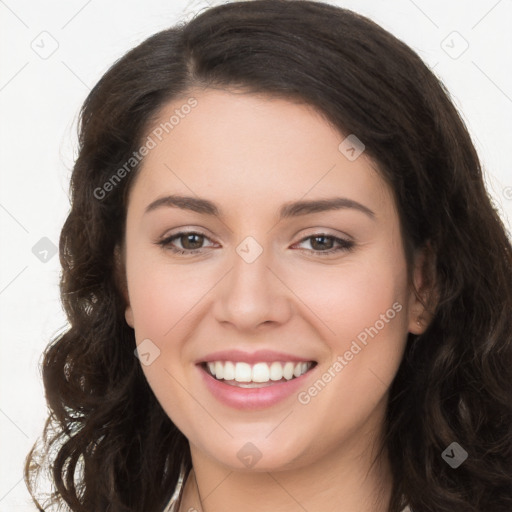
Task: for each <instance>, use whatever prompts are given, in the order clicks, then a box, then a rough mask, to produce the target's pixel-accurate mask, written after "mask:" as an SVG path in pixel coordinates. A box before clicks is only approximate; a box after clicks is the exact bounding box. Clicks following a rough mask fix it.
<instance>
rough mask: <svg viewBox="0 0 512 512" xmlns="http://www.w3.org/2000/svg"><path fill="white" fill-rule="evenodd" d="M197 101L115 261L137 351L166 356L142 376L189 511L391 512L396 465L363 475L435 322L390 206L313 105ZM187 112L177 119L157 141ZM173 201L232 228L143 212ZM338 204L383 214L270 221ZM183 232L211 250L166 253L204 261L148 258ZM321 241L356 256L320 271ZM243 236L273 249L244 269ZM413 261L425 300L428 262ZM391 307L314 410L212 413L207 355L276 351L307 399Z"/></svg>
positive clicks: (212, 93)
mask: <svg viewBox="0 0 512 512" xmlns="http://www.w3.org/2000/svg"><path fill="white" fill-rule="evenodd" d="M190 96H194V97H195V98H196V99H197V102H198V104H197V106H196V107H195V108H194V109H193V110H192V111H191V112H190V114H188V115H187V116H185V117H184V118H183V119H181V120H180V122H179V124H178V125H176V126H175V127H174V129H173V130H172V132H170V133H169V134H168V135H166V137H165V138H163V140H162V141H161V142H160V143H159V144H158V145H157V146H156V147H155V148H154V149H152V150H151V151H150V152H149V154H148V155H147V156H146V157H145V159H144V162H143V165H142V168H141V171H140V174H139V175H138V176H137V179H136V180H135V182H134V184H133V186H132V189H131V191H130V195H129V202H128V209H127V222H126V232H125V244H124V246H123V248H122V265H123V271H124V272H125V276H126V283H127V289H126V297H125V298H126V302H127V307H126V315H125V316H126V321H127V322H128V324H129V325H130V326H131V327H133V328H134V330H135V337H136V341H137V344H140V343H141V342H142V341H143V340H145V339H150V340H151V342H152V343H153V344H154V346H156V347H158V349H159V350H160V354H159V356H158V357H157V358H156V359H155V360H154V361H153V362H152V363H151V364H149V365H147V366H146V365H143V366H142V368H143V370H144V372H145V375H146V377H147V379H148V382H149V384H150V386H151V388H152V389H153V391H154V393H155V395H156V397H157V398H158V400H159V401H160V403H161V405H162V407H163V408H164V410H165V411H166V413H167V414H168V415H169V417H170V418H171V419H172V421H173V422H174V423H175V424H176V425H177V427H178V428H179V429H180V430H181V431H182V432H183V433H184V434H185V436H186V437H187V438H188V440H189V442H190V450H191V456H192V461H193V468H194V469H193V471H192V472H191V474H190V475H189V477H188V479H187V482H186V486H185V491H184V499H183V501H182V504H181V507H180V511H188V510H189V509H190V508H191V507H194V508H195V509H196V510H206V511H208V512H220V511H226V510H238V511H240V512H252V511H254V512H255V511H261V510H273V511H275V512H280V511H287V512H288V511H290V512H291V511H301V510H307V511H308V512H320V511H322V512H334V511H336V512H349V511H350V512H356V511H357V512H370V511H372V512H374V511H384V510H386V507H387V504H388V500H389V496H390V494H389V493H390V488H391V483H392V481H391V477H390V471H389V466H388V461H387V457H386V453H385V452H384V453H383V456H382V457H380V458H379V459H378V460H377V462H376V463H375V464H374V465H372V464H371V463H372V461H373V458H374V457H375V454H376V450H377V447H378V442H379V439H380V436H381V433H382V426H383V421H384V415H385V409H386V403H387V399H388V390H389V386H390V384H391V382H392V380H393V378H394V376H395V374H396V372H397V370H398V367H399V365H400V361H401V359H402V355H403V351H404V348H405V344H406V340H407V334H408V333H409V332H411V333H414V334H420V333H422V332H423V331H424V330H425V328H426V322H423V323H422V324H421V325H419V324H418V323H417V320H418V317H420V316H423V317H424V318H425V316H426V312H425V311H424V309H423V306H422V305H421V303H420V302H419V301H418V299H417V298H416V295H415V294H414V292H413V290H412V287H411V286H410V285H408V281H407V272H406V262H405V255H404V249H403V243H402V238H401V231H400V224H399V218H398V214H397V211H396V207H395V202H394V199H393V194H392V191H391V189H390V188H389V187H388V185H387V184H386V183H385V182H384V180H383V179H382V178H381V176H380V175H379V173H378V170H377V167H376V165H375V164H374V163H373V162H372V160H370V158H369V157H367V156H366V155H365V153H363V154H362V155H361V156H359V158H357V159H356V160H355V161H349V160H348V159H347V158H346V157H345V155H344V154H342V153H341V152H340V151H339V150H338V146H339V144H340V142H341V141H342V140H343V139H344V138H345V135H343V134H341V133H340V132H339V131H338V130H336V129H335V128H334V127H333V126H332V125H330V124H329V123H328V122H327V121H326V120H325V119H324V118H323V117H322V116H320V115H319V114H318V113H317V112H316V111H315V110H314V109H313V108H311V107H309V106H306V105H302V104H298V103H295V102H292V101H288V100H285V99H275V98H269V97H264V96H258V95H255V94H251V93H243V92H242V91H235V90H230V91H226V90H212V89H206V90H201V91H194V93H193V94H190ZM185 101H186V99H180V100H175V101H173V102H172V103H169V104H167V105H166V106H165V108H164V109H162V111H161V113H160V114H161V115H160V117H159V119H158V120H157V121H156V122H155V126H157V125H158V124H159V123H160V122H164V121H165V120H168V119H169V117H170V116H171V115H172V113H173V112H174V110H175V109H176V108H179V107H180V105H183V104H184V103H185ZM148 133H150V131H148ZM169 194H183V195H191V196H199V197H202V198H207V199H209V200H211V201H214V202H215V203H216V204H217V205H218V207H219V208H220V209H221V210H222V213H223V215H222V216H221V217H215V216H209V215H204V214H200V213H197V212H192V211H189V210H184V209H179V208H176V207H161V208H157V209H155V210H154V211H151V212H149V213H144V210H145V208H146V207H147V206H148V205H149V204H150V203H151V202H152V201H154V200H155V199H158V198H159V197H162V196H165V195H169ZM335 195H337V196H343V197H346V198H350V199H352V200H354V201H357V202H359V203H361V204H363V205H365V206H366V207H367V208H369V209H371V210H372V211H373V212H374V217H373V218H371V217H370V216H368V215H366V214H364V213H363V212H361V211H358V210H356V209H353V208H343V209H337V210H330V211H324V212H317V213H312V214H308V215H304V216H299V217H296V218H289V219H283V220H281V221H278V218H277V213H278V210H279V208H280V207H281V206H282V205H283V204H284V203H286V202H289V201H295V200H298V199H320V198H327V197H332V196H335ZM187 230H188V231H199V232H201V233H202V234H204V235H205V236H206V238H203V239H201V238H200V237H199V241H198V240H197V239H196V240H192V243H191V244H189V245H186V244H187V238H185V239H184V238H181V239H175V240H174V242H173V244H174V247H177V248H180V249H183V248H184V247H185V248H194V247H202V249H201V250H202V252H201V253H199V254H192V255H179V254H174V253H172V252H171V251H170V250H169V248H164V247H161V246H159V245H158V244H157V243H156V242H158V241H159V240H161V239H164V238H166V237H168V236H169V235H171V234H175V233H177V232H179V231H187ZM318 233H320V234H322V233H327V234H328V235H331V236H335V237H339V238H342V239H347V238H350V239H351V240H352V241H353V242H354V243H355V245H354V247H353V249H352V250H350V251H343V250H342V251H339V252H336V253H333V254H330V255H328V256H322V255H321V254H319V253H320V252H322V246H321V245H320V244H318V239H315V238H313V239H312V238H306V237H308V236H310V237H311V236H313V235H315V234H318ZM247 236H252V237H253V238H254V239H255V240H256V241H257V242H258V244H259V245H260V246H261V248H262V250H263V252H262V253H261V255H260V256H259V257H258V258H257V259H256V260H255V261H254V262H252V263H250V264H249V263H247V262H246V261H245V260H244V259H243V258H242V257H240V256H239V254H238V253H237V252H236V248H237V246H238V245H239V244H240V243H241V242H242V241H243V240H244V239H245V238H246V237H247ZM201 240H202V245H201ZM315 241H316V242H317V243H316V244H315ZM325 243H326V244H327V247H326V249H330V248H336V247H338V245H337V243H336V242H333V241H332V239H327V241H326V242H325ZM194 244H195V245H194ZM329 244H331V245H329ZM414 261H415V263H414V272H413V277H414V282H415V284H416V286H417V288H418V289H419V290H422V289H423V288H422V287H423V282H424V279H423V274H422V272H421V269H422V268H423V267H422V264H423V253H421V252H418V253H417V254H416V255H415V260H414ZM394 303H399V304H400V306H401V310H400V312H398V313H397V314H396V316H394V318H393V319H392V320H389V321H388V322H387V323H386V322H385V323H384V327H383V328H381V329H380V330H379V332H378V334H377V335H376V336H375V337H373V338H369V339H368V343H367V345H366V346H364V349H363V350H361V351H360V352H359V353H358V354H357V355H355V356H354V357H353V359H352V360H350V361H349V362H348V364H347V365H346V366H344V368H343V370H342V371H339V372H338V373H336V376H335V377H334V378H332V380H331V381H330V382H329V383H328V384H327V385H326V386H325V387H324V388H323V389H322V390H321V392H319V393H318V394H317V395H316V396H314V397H313V398H312V399H311V400H310V402H309V403H307V404H302V403H300V402H299V401H298V399H297V394H292V395H291V396H290V397H288V398H287V399H285V400H283V401H281V402H279V403H278V404H276V405H274V406H272V407H269V408H266V409H263V410H253V411H247V410H243V411H241V410H237V409H234V408H230V407H228V406H226V405H224V404H222V403H220V402H218V401H217V400H216V399H215V398H214V397H213V396H212V395H211V394H210V392H209V390H208V389H207V388H206V387H205V385H204V383H203V382H202V379H201V378H199V376H200V374H199V370H198V368H197V367H196V365H195V362H196V361H197V359H199V358H200V357H204V356H205V355H207V354H209V353H212V352H214V351H217V350H224V349H234V348H237V349H240V350H243V351H246V352H254V351H256V350H259V349H270V350H279V351H283V352H287V353H291V354H295V355H298V356H302V357H305V358H307V359H310V360H315V361H317V362H318V366H317V368H316V369H315V370H314V371H315V375H316V377H315V379H312V377H309V380H308V385H307V386H304V389H306V390H307V388H308V386H310V385H312V384H313V383H314V380H316V379H317V378H320V377H321V376H322V374H324V373H325V372H328V369H329V368H330V367H332V364H333V362H334V361H336V358H337V356H338V355H343V354H344V353H345V352H346V351H347V350H348V349H349V348H350V346H351V343H352V341H353V340H355V339H356V337H357V335H358V334H360V333H361V332H362V331H363V330H364V329H365V327H369V326H373V325H375V323H376V321H377V320H379V318H381V317H380V315H381V314H384V313H385V312H386V311H387V310H389V309H390V308H392V305H393V304H394ZM304 389H303V390H304ZM247 442H251V443H253V444H254V445H255V446H256V447H257V448H258V450H259V451H260V452H261V454H262V457H261V459H260V460H259V461H258V462H257V464H256V465H255V466H254V467H252V468H247V467H245V466H244V465H243V464H242V463H241V461H240V460H239V459H238V457H237V453H238V451H239V450H240V449H241V448H242V446H244V445H245V444H246V443H247ZM196 482H197V484H196ZM198 489H199V493H200V495H201V497H202V506H201V502H200V499H199V496H198Z"/></svg>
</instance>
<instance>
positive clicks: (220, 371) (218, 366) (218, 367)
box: [215, 361, 224, 379]
mask: <svg viewBox="0 0 512 512" xmlns="http://www.w3.org/2000/svg"><path fill="white" fill-rule="evenodd" d="M215 375H216V377H217V378H218V379H223V378H224V365H223V364H222V363H221V362H220V361H217V362H216V363H215Z"/></svg>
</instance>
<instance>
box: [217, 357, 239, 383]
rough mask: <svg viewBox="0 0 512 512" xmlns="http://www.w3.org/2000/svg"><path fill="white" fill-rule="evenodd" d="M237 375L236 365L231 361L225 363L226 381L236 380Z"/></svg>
mask: <svg viewBox="0 0 512 512" xmlns="http://www.w3.org/2000/svg"><path fill="white" fill-rule="evenodd" d="M215 375H217V374H215ZM235 375H236V373H235V365H234V364H233V363H232V362H231V361H226V362H225V363H224V380H235Z"/></svg>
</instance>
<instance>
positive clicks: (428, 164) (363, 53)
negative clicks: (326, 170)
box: [26, 0, 512, 512]
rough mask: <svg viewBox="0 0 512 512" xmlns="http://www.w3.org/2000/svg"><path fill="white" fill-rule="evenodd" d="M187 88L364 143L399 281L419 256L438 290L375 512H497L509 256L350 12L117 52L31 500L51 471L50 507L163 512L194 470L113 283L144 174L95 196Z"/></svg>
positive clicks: (213, 14)
mask: <svg viewBox="0 0 512 512" xmlns="http://www.w3.org/2000/svg"><path fill="white" fill-rule="evenodd" d="M197 87H200V88H201V87H220V88H229V87H243V88H245V89H246V90H248V91H252V92H255V93H263V94H267V95H275V96H280V97H282V98H296V99H300V100H301V101H303V102H306V103H308V104H310V105H312V106H314V107H315V108H316V109H317V110H318V111H319V112H320V113H322V114H323V115H324V116H325V118H326V119H328V120H329V121H330V122H332V123H333V124H334V125H335V126H336V127H337V128H339V130H340V132H342V133H354V134H356V135H357V137H358V138H359V139H361V140H362V141H363V142H364V144H365V146H366V152H367V154H368V155H369V156H371V157H372V158H373V159H374V160H375V161H376V162H377V163H378V165H379V170H380V172H381V175H382V176H383V178H384V179H385V180H386V181H387V183H389V184H390V186H391V187H392V190H393V192H394V196H395V199H396V204H397V208H398V212H399V216H400V223H401V229H402V234H403V238H404V245H405V247H406V253H407V263H408V269H409V270H410V262H411V254H412V252H413V250H414V249H416V248H419V247H423V246H425V245H427V244H428V246H429V247H430V248H431V251H432V254H433V259H432V268H433V279H434V280H435V283H436V286H437V288H436V289H437V304H436V307H435V308H433V309H432V313H433V318H432V321H431V323H430V325H429V326H428V328H427V330H426V331H425V332H424V334H422V335H421V336H414V335H412V334H410V335H409V339H408V341H407V347H406V352H405V355H404V358H403V361H402V363H401V366H400V368H399V371H398V373H397V375H396V377H395V379H394V381H393V383H392V385H391V389H390V398H389V405H388V412H387V418H386V424H385V446H386V448H387V451H388V455H389V458H390V462H391V468H392V476H393V491H392V497H391V503H390V506H389V512H399V510H401V508H402V507H403V505H404V504H405V503H408V504H409V505H410V506H411V508H412V510H413V511H414V512H429V511H432V512H434V511H435V512H454V511H464V512H491V511H492V512H505V511H507V512H510V510H512V431H511V428H512V427H511V425H512V378H511V377H512V370H511V368H512V247H511V243H510V240H509V239H508V237H507V233H506V230H505V228H504V225H503V223H502V221H501V220H500V217H499V215H498V214H497V212H496V210H495V209H494V208H493V205H492V201H491V200H490V198H489V196H488V194H487V192H486V190H485V187H484V181H483V178H482V171H481V167H480V163H479V160H478V156H477V154H476V152H475V149H474V146H473V144H472V142H471V139H470V136H469V134H468V131H467V129H466V127H465V125H464V123H463V121H462V120H461V118H460V117H459V114H458V113H457V111H456V109H455V108H454V106H453V104H452V102H451V100H450V98H449V94H448V93H447V91H446V90H445V88H444V87H443V85H442V84H441V83H440V82H439V80H438V79H437V78H436V77H435V76H434V75H433V73H432V72H431V71H430V70H429V69H428V68H427V67H426V66H425V64H424V63H423V62H422V61H421V59H420V58H419V57H418V56H417V55H416V54H415V53H414V52H413V51H412V50H411V49H410V48H409V47H407V46H406V45H405V44H404V43H402V42H401V41H399V40H398V39H396V38H395V37H394V36H392V35H391V34H389V33H388V32H386V31H385V30H384V29H382V28H381V27H379V26H378V25H376V24H375V23H373V22H372V21H370V20H368V19H366V18H364V17H362V16H359V15H357V14H355V13H353V12H351V11H349V10H345V9H341V8H338V7H334V6H331V5H328V4H324V3H320V2H311V1H301V0H297V1H284V0H255V1H252V2H235V3H230V4H226V5H222V6H218V7H215V8H211V9H208V10H206V11H204V12H203V13H201V14H200V15H199V16H197V17H196V18H195V19H193V20H191V21H190V22H189V23H187V24H185V25H180V26H176V27H172V28H170V29H168V30H164V31H162V32H160V33H158V34H156V35H154V36H152V37H150V38H149V39H147V40H146V41H144V42H143V43H142V44H140V45H139V46H137V47H136V48H134V49H133V50H131V51H130V52H129V53H127V54H126V55H125V56H124V57H123V58H121V59H120V60H119V61H117V62H116V63H115V64H114V65H113V66H112V67H111V68H110V69H109V70H108V72H107V73H106V74H105V75H104V76H103V77H102V78H101V80H100V81H99V83H98V84H97V85H96V86H95V87H94V89H93V90H92V91H91V93H90V94H89V96H88V97H87V99H86V101H85V103H84V105H83V107H82V110H81V117H80V127H79V144H80V146H79V154H78V158H77V160H76V163H75V166H74V169H73V173H72V177H71V183H70V196H71V210H70V212H69V215H68V217H67V220H66V222H65V224H64V226H63V229H62V233H61V238H60V248H59V250H60V261H61V264H62V277H61V283H60V287H61V297H62V302H63V305H64V308H65V311H66V314H67V317H68V320H69V324H70V325H69V328H67V330H66V331H65V332H63V333H61V334H59V335H57V336H56V337H55V339H53V340H52V342H51V344H50V345H49V347H48V348H47V350H46V352H45V355H44V361H43V365H42V371H43V379H44V385H45V389H46V398H47V401H48V406H49V410H50V416H49V418H48V420H47V423H46V426H45V431H44V436H43V438H42V439H41V442H40V443H38V444H37V445H36V446H35V447H34V448H33V450H32V451H31V453H30V454H29V456H28V458H27V464H26V481H27V485H29V488H31V492H32V493H33V496H35V495H36V491H35V481H37V476H38V474H39V473H40V472H41V470H42V469H44V468H49V471H50V479H51V481H52V482H53V487H54V492H53V495H51V496H49V498H48V500H47V504H48V505H50V503H52V502H53V503H54V504H55V503H61V504H67V506H68V507H69V508H70V509H71V510H73V511H76V512H79V511H80V512H81V511H87V512H91V511H94V512H101V511H111V512H121V511H123V512H135V511H137V512H141V511H145V512H153V511H154V512H157V511H161V510H162V509H163V508H164V506H165V503H166V502H167V501H168V500H169V498H170V496H171V494H172V492H173V490H174V487H175V485H176V483H177V479H178V474H179V468H180V464H181V463H183V464H184V465H185V467H186V468H187V469H190V467H191V459H190V452H189V446H188V441H187V439H186V438H185V436H184V435H183V434H182V433H181V432H180V431H179V430H178V429H177V428H176V426H175V425H174V424H173V423H172V421H171V420H170V419H169V418H168V416H167V415H166V414H165V412H164V411H163V409H162V408H161V406H160V405H159V403H158V401H157V400H156V398H155V396H154V394H153V393H152V391H151V389H150V387H149V385H148V384H147V381H146V379H145V378H144V375H143V373H142V371H141V368H140V363H139V361H138V360H137V359H136V358H135V357H134V348H135V338H134V332H133V330H132V329H131V328H130V327H129V326H128V325H127V324H126V322H125V319H124V309H125V302H124V299H123V294H122V290H121V284H120V279H119V276H118V275H117V274H116V268H117V267H116V260H115V249H116V247H117V246H119V245H120V244H121V242H122V239H123V234H124V222H125V216H126V196H127V193H128V191H129V189H130V184H131V183H132V182H133V178H134V176H135V175H136V173H137V169H138V167H139V165H134V166H133V169H131V168H130V169H129V170H128V171H127V172H126V173H122V179H120V180H119V181H118V182H116V183H115V186H112V187H108V193H103V192H105V190H106V189H107V187H105V183H107V182H109V180H111V179H112V176H113V175H114V174H116V173H117V175H118V176H119V175H120V173H119V172H118V170H119V169H120V168H122V167H123V166H124V165H126V162H127V161H128V160H129V159H130V157H131V156H132V155H133V152H134V151H137V149H138V148H139V147H140V145H141V141H142V140H144V137H145V136H147V127H148V126H149V123H150V121H151V120H153V119H155V116H156V115H157V114H158V112H159V110H160V109H161V108H162V106H164V105H165V104H166V103H167V102H169V101H171V100H174V99H176V98H178V97H186V94H187V93H188V91H190V90H192V88H197ZM125 170H126V167H125ZM100 189H101V190H103V192H102V193H101V194H99V193H98V190H100ZM100 196H101V197H100ZM453 442H457V443H458V444H459V445H460V446H461V447H463V448H464V449H465V450H466V451H467V453H468V458H467V459H466V460H465V461H464V463H463V464H462V465H460V466H459V467H458V468H456V469H455V468H452V467H450V465H449V464H447V463H446V462H445V460H443V457H442V453H443V451H444V450H445V449H446V448H447V447H449V446H450V445H451V443H453ZM34 499H35V500H37V499H39V501H40V502H41V500H42V498H34ZM39 506H40V507H43V506H46V505H43V504H41V505H39Z"/></svg>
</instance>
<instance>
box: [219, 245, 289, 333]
mask: <svg viewBox="0 0 512 512" xmlns="http://www.w3.org/2000/svg"><path fill="white" fill-rule="evenodd" d="M251 249H253V248H251ZM270 256H271V255H270V250H268V249H264V250H263V252H261V254H260V255H259V256H258V257H257V258H256V259H255V260H254V261H252V262H251V258H245V257H244V254H243V252H240V253H238V252H236V253H235V254H234V257H233V264H232V267H231V270H230V272H228V274H227V275H226V276H225V277H224V279H223V280H222V282H221V283H219V286H218V287H216V296H215V305H214V314H215V317H216V319H217V321H218V322H220V323H224V324H230V325H231V326H233V327H234V328H236V329H237V330H239V331H247V332H249V331H254V330H259V329H262V328H264V327H263V326H270V325H272V324H275V325H278V324H284V323H285V322H286V321H287V320H288V319H289V318H290V316H291V314H292V297H293V293H292V292H291V291H290V289H289V288H288V287H287V286H286V284H285V282H286V279H285V276H282V275H280V272H279V268H278V266H277V265H273V261H272V258H271V257H270Z"/></svg>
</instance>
